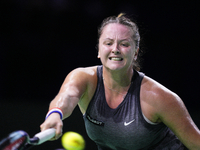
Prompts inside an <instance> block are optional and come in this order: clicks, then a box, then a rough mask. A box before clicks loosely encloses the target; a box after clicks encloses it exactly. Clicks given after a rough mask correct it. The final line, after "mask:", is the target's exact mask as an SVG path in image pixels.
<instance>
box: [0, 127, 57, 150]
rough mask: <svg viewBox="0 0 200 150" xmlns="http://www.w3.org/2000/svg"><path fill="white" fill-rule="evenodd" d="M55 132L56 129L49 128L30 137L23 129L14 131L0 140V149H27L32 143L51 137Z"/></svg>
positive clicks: (38, 143) (42, 141) (39, 142)
mask: <svg viewBox="0 0 200 150" xmlns="http://www.w3.org/2000/svg"><path fill="white" fill-rule="evenodd" d="M55 133H56V129H54V128H51V129H47V130H45V131H42V132H39V133H37V134H36V135H35V136H34V137H33V138H30V137H29V135H28V134H27V133H26V132H25V131H22V130H19V131H14V132H12V133H10V134H9V135H8V136H7V137H6V138H4V139H3V140H1V141H0V150H28V149H30V148H31V147H33V146H34V145H40V144H42V143H44V142H46V141H48V140H49V139H51V138H53V137H54V136H55Z"/></svg>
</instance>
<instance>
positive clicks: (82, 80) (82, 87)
mask: <svg viewBox="0 0 200 150" xmlns="http://www.w3.org/2000/svg"><path fill="white" fill-rule="evenodd" d="M85 70H86V69H82V68H79V69H76V70H74V71H72V72H71V73H69V74H68V75H67V77H66V79H65V81H64V83H63V84H62V86H61V89H60V91H59V93H58V94H57V96H56V97H55V98H54V99H53V100H52V101H51V103H50V106H49V110H51V109H52V108H59V109H60V110H62V112H63V119H65V118H67V117H69V116H70V115H71V113H72V112H73V110H74V108H75V107H76V106H77V104H78V103H79V100H80V99H81V97H82V96H83V95H84V94H85V92H86V91H87V88H88V84H89V75H88V73H87V71H85ZM62 126H63V122H62V120H61V118H60V115H59V114H58V113H52V114H51V115H50V116H48V118H47V119H46V120H45V121H44V123H43V124H42V125H41V126H40V128H41V130H42V131H43V130H46V129H48V128H56V136H55V139H57V138H59V137H60V136H61V135H62Z"/></svg>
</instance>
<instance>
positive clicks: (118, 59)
mask: <svg viewBox="0 0 200 150" xmlns="http://www.w3.org/2000/svg"><path fill="white" fill-rule="evenodd" d="M111 60H114V61H121V60H122V58H111Z"/></svg>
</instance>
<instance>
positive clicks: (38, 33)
mask: <svg viewBox="0 0 200 150" xmlns="http://www.w3.org/2000/svg"><path fill="white" fill-rule="evenodd" d="M199 6H200V5H199V3H198V1H197V0H196V1H195V0H194V1H189V0H185V1H180V0H178V1H173V2H171V1H169V0H168V1H165V0H163V1H158V0H148V1H147V0H146V1H143V0H140V1H134V0H130V1H127V0H123V1H121V2H116V1H111V0H105V1H104V0H86V1H83V0H28V1H27V0H1V1H0V25H1V27H0V112H1V113H0V114H1V115H0V139H2V138H4V137H5V136H7V135H8V134H9V133H10V132H13V131H15V130H25V131H26V132H28V133H29V135H30V136H33V135H34V134H35V133H37V132H39V131H40V128H39V126H40V124H41V123H42V122H43V121H44V117H45V115H46V113H47V111H48V106H49V102H50V101H51V100H52V99H53V98H54V97H55V96H56V94H57V93H58V91H59V89H60V86H61V84H62V82H63V81H64V79H65V77H66V75H67V74H68V73H69V72H70V71H71V70H73V69H74V68H77V67H87V66H93V65H100V64H101V63H100V61H99V60H98V59H97V49H96V44H97V38H98V36H97V28H98V27H99V25H100V24H101V22H102V20H103V19H104V18H106V17H108V16H112V15H118V14H119V13H121V12H124V13H126V14H127V15H128V16H130V17H131V18H132V19H133V20H134V21H136V23H137V24H138V26H139V29H140V34H141V45H140V49H141V50H142V51H144V55H143V56H142V58H143V63H142V66H143V68H142V70H141V71H142V72H144V73H145V74H146V75H147V76H150V77H151V78H153V79H155V80H156V81H158V82H160V83H161V84H163V85H164V86H166V87H167V88H169V89H170V90H172V91H174V92H175V93H177V94H178V95H179V96H180V97H181V98H182V99H183V101H184V103H185V105H186V107H187V108H188V111H189V113H190V114H191V116H192V118H193V120H194V122H195V123H196V124H197V126H198V127H200V118H199V115H200V110H199V105H200V102H199V97H198V92H199V89H200V79H199V75H200V72H199V69H200V67H199V62H200V59H199V57H200V54H199V43H200V42H199V40H200V39H199V34H200V29H199V25H200V13H199ZM67 131H75V132H78V133H80V134H82V135H83V136H84V138H85V140H86V149H87V150H91V149H93V150H94V149H96V146H95V144H94V143H93V142H92V141H91V140H90V139H89V138H88V136H87V135H86V132H85V128H84V123H83V119H82V114H81V113H80V111H79V108H76V109H75V110H74V112H73V114H72V116H70V117H69V118H68V119H67V120H65V121H64V132H67ZM56 148H62V145H61V142H60V139H59V140H57V141H55V142H46V143H44V144H42V145H40V146H37V147H35V148H33V150H34V149H35V150H36V149H37V150H44V149H48V150H54V149H56Z"/></svg>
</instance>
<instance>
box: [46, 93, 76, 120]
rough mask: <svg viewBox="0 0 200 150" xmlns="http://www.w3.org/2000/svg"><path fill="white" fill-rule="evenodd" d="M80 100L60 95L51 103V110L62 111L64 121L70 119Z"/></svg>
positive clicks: (71, 96)
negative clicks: (57, 109)
mask: <svg viewBox="0 0 200 150" xmlns="http://www.w3.org/2000/svg"><path fill="white" fill-rule="evenodd" d="M78 101H79V98H77V97H76V96H73V95H66V94H65V95H62V94H58V95H57V96H56V97H55V98H54V100H52V101H51V103H50V106H49V110H51V109H53V108H59V109H61V110H62V113H63V119H65V118H67V117H69V116H70V115H71V114H72V112H73V110H74V108H75V107H76V105H77V104H78Z"/></svg>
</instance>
